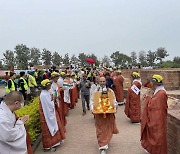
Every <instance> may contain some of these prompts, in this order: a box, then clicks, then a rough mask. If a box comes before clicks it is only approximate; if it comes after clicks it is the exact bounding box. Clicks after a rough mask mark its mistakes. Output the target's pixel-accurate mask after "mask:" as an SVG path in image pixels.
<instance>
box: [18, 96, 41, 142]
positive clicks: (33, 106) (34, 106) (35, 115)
mask: <svg viewBox="0 0 180 154" xmlns="http://www.w3.org/2000/svg"><path fill="white" fill-rule="evenodd" d="M16 114H17V116H18V117H23V116H25V115H29V120H28V122H27V123H26V124H25V125H26V128H27V131H28V133H29V135H30V137H31V140H32V141H33V142H34V141H36V139H37V137H38V136H39V135H40V132H41V128H40V116H39V97H35V98H34V100H32V102H30V103H29V104H28V105H25V106H24V107H22V108H21V109H19V110H17V111H16Z"/></svg>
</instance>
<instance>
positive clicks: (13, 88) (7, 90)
mask: <svg viewBox="0 0 180 154" xmlns="http://www.w3.org/2000/svg"><path fill="white" fill-rule="evenodd" d="M9 81H11V88H10V89H9V88H8V85H7V86H6V93H10V92H11V91H15V90H16V88H15V85H14V82H13V80H12V79H9ZM9 81H8V82H9Z"/></svg>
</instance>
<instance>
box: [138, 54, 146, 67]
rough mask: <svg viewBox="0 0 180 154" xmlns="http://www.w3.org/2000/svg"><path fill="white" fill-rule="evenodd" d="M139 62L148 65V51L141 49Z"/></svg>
mask: <svg viewBox="0 0 180 154" xmlns="http://www.w3.org/2000/svg"><path fill="white" fill-rule="evenodd" d="M139 62H140V64H141V66H147V59H146V52H145V51H140V52H139Z"/></svg>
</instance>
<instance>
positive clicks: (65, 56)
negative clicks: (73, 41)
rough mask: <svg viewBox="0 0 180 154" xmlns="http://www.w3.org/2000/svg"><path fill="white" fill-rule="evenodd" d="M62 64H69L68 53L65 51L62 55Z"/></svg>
mask: <svg viewBox="0 0 180 154" xmlns="http://www.w3.org/2000/svg"><path fill="white" fill-rule="evenodd" d="M63 64H64V65H69V64H70V62H69V54H68V53H66V54H65V55H64V58H63Z"/></svg>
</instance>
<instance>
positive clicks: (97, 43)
mask: <svg viewBox="0 0 180 154" xmlns="http://www.w3.org/2000/svg"><path fill="white" fill-rule="evenodd" d="M21 43H23V44H26V45H27V46H28V47H37V48H40V49H43V48H47V49H49V50H51V51H57V52H59V53H60V54H61V55H63V56H64V54H65V53H69V55H72V54H76V55H78V54H79V53H80V52H84V53H94V54H96V55H97V56H98V57H103V56H104V55H108V56H110V55H111V54H112V53H113V52H115V51H121V52H122V53H125V54H127V55H130V52H131V51H136V52H139V51H141V50H145V51H147V50H152V51H155V50H156V49H157V48H158V47H165V48H166V49H167V51H168V53H169V54H170V56H169V57H168V58H167V59H173V57H174V56H180V0H0V52H1V53H0V58H3V52H4V51H5V50H7V49H10V50H13V49H14V47H15V46H16V45H17V44H21Z"/></svg>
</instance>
